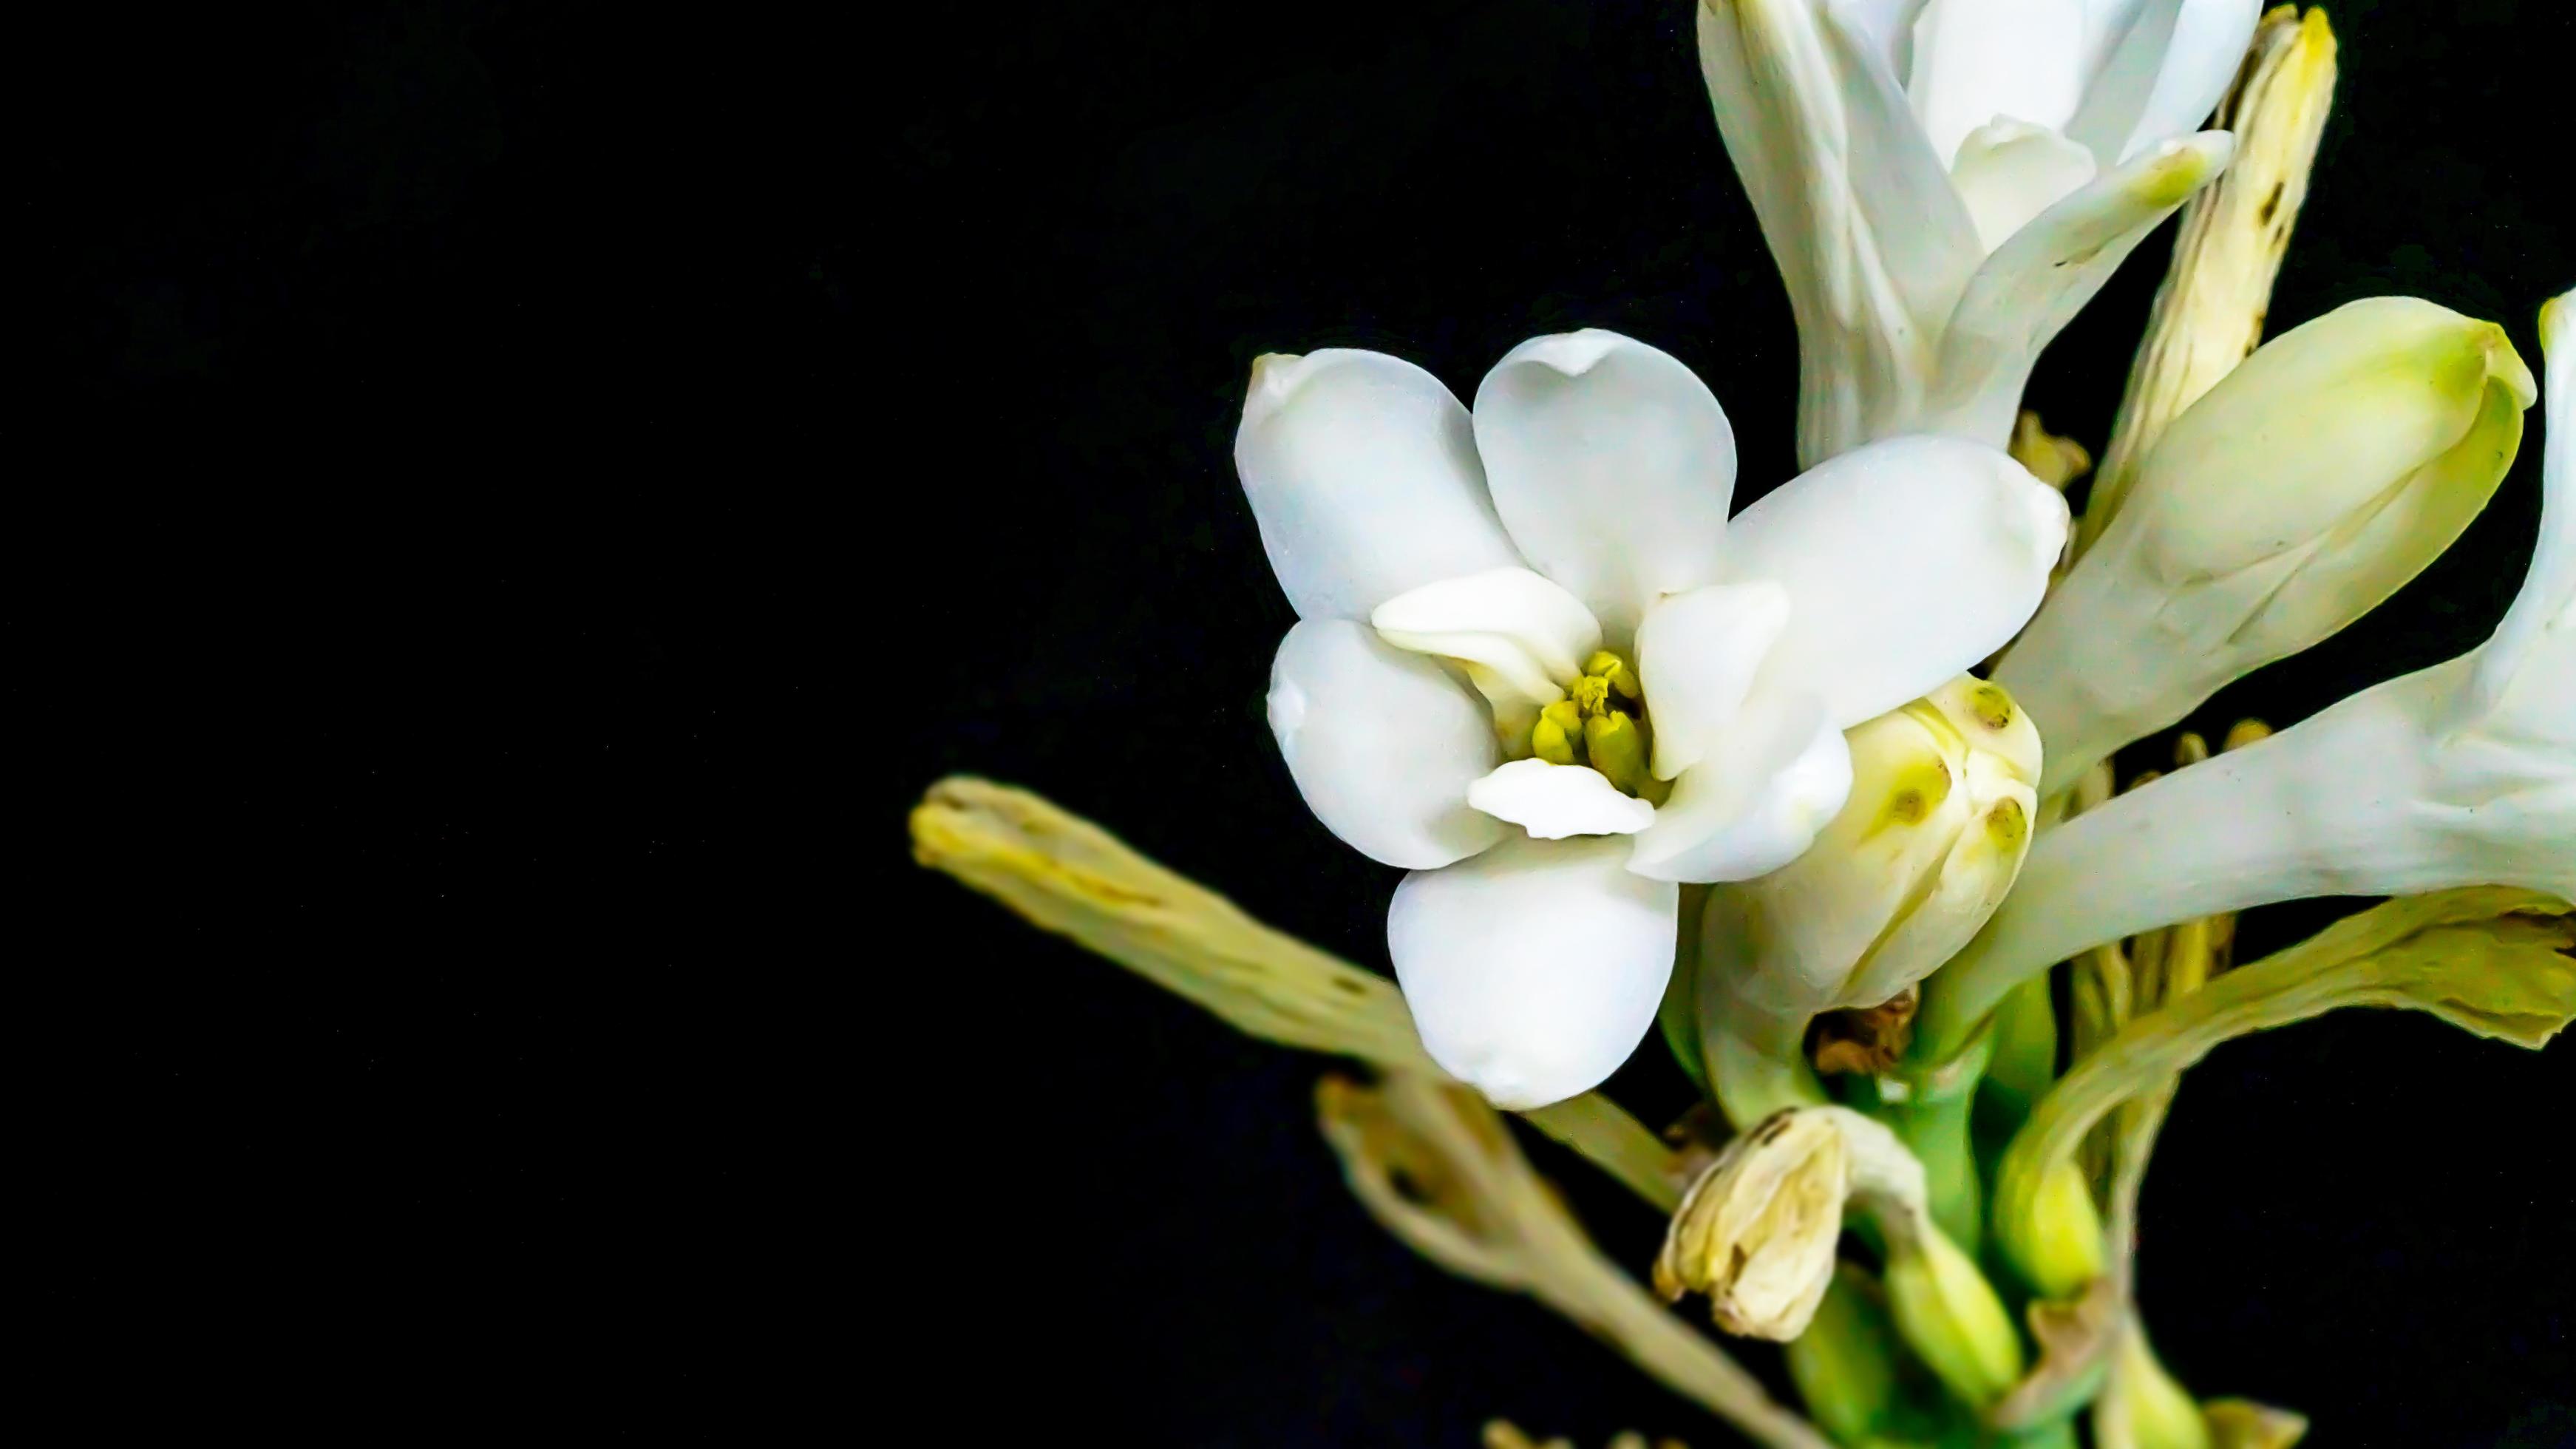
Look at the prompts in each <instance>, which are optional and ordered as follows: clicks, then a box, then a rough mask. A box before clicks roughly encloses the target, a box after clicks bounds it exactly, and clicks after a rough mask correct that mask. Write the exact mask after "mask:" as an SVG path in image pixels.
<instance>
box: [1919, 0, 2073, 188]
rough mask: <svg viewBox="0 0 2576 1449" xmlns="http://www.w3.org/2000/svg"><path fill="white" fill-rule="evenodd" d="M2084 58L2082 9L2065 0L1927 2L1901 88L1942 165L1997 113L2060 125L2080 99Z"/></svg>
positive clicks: (2071, 113) (1954, 0)
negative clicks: (1909, 73) (1909, 74)
mask: <svg viewBox="0 0 2576 1449" xmlns="http://www.w3.org/2000/svg"><path fill="white" fill-rule="evenodd" d="M2083 64H2084V8H2083V7H2082V6H2081V5H2076V4H2073V3H2070V0H1932V3H1931V4H1929V5H1926V6H1924V7H1923V13H1922V15H1920V16H1919V17H1917V18H1916V20H1915V22H1914V71H1913V75H1912V77H1911V78H1910V79H1909V80H1908V81H1907V82H1906V85H1905V94H1906V95H1907V97H1908V98H1910V99H1911V100H1912V101H1913V103H1914V113H1915V114H1916V115H1917V116H1920V117H1922V118H1923V130H1924V132H1925V134H1927V135H1929V136H1930V137H1931V138H1932V152H1933V154H1934V155H1936V156H1938V157H1940V158H1941V159H1942V161H1943V162H1945V163H1946V162H1948V161H1950V160H1951V159H1952V158H1953V157H1955V156H1957V155H1958V154H1959V143H1960V142H1962V141H1964V140H1966V139H1967V136H1968V133H1969V132H1971V131H1973V130H1975V129H1977V128H1978V127H1979V126H1982V125H1984V124H1986V123H1987V122H1988V121H1991V120H1993V119H1995V118H1996V117H1997V116H2010V117H2012V118H2013V119H2014V120H2017V121H2027V122H2030V123H2031V124H2033V125H2037V126H2046V127H2047V128H2049V129H2050V130H2052V131H2053V130H2057V129H2059V128H2061V127H2063V126H2064V125H2065V124H2066V123H2067V121H2068V120H2069V119H2071V118H2072V117H2073V116H2074V114H2075V108H2076V107H2077V106H2078V105H2080V104H2082V102H2083V99H2084V76H2083Z"/></svg>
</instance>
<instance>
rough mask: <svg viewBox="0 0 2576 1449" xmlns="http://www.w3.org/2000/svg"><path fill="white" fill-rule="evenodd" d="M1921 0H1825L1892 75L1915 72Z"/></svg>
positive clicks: (1853, 37) (1865, 49)
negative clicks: (1916, 33) (1915, 23)
mask: <svg viewBox="0 0 2576 1449" xmlns="http://www.w3.org/2000/svg"><path fill="white" fill-rule="evenodd" d="M1923 5H1924V0H1826V8H1827V9H1829V10H1830V11H1832V13H1833V18H1834V19H1835V20H1836V21H1837V22H1839V23H1840V24H1841V26H1842V27H1843V30H1844V32H1845V33H1846V34H1848V35H1850V36H1851V37H1852V39H1853V40H1854V41H1855V42H1857V43H1858V44H1859V45H1860V48H1861V49H1862V50H1864V51H1866V52H1867V53H1868V55H1869V56H1870V57H1871V58H1872V59H1873V60H1875V61H1877V62H1878V63H1879V64H1880V65H1883V66H1885V67H1887V73H1888V74H1890V75H1894V76H1909V75H1912V74H1913V73H1914V19H1915V17H1916V16H1918V15H1920V14H1922V13H1923Z"/></svg>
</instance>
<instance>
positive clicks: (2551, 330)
mask: <svg viewBox="0 0 2576 1449" xmlns="http://www.w3.org/2000/svg"><path fill="white" fill-rule="evenodd" d="M2541 345H2542V347H2543V349H2544V351H2545V361H2546V366H2545V368H2544V374H2545V386H2544V390H2543V397H2544V401H2543V407H2544V409H2545V426H2546V428H2547V436H2546V442H2545V445H2544V450H2543V453H2542V459H2541V517H2540V541H2539V544H2538V546H2537V547H2536V548H2535V549H2534V551H2533V555H2532V561H2531V568H2530V571H2529V573H2527V574H2526V575H2525V576H2524V579H2523V584H2522V590H2521V592H2520V593H2519V594H2517V595H2516V596H2515V598H2514V601H2513V604H2512V606H2511V607H2510V608H2509V609H2508V610H2507V611H2506V613H2505V617H2504V619H2503V621H2502V622H2501V623H2500V624H2498V625H2497V627H2496V631H2495V633H2494V634H2493V635H2491V636H2490V637H2489V638H2488V639H2487V641H2486V642H2485V643H2484V644H2481V645H2479V646H2478V647H2477V648H2475V649H2473V650H2471V651H2469V652H2468V653H2467V654H2464V655H2461V656H2460V657H2459V658H2457V659H2453V660H2450V661H2448V662H2447V663H2443V664H2437V665H2434V666H2433V667H2431V668H2429V669H2420V670H2417V671H2416V672H2414V673H2412V674H2408V675H2404V676H2402V677H2400V678H2396V679H2392V680H2389V681H2388V682H2386V683H2384V684H2380V685H2376V686H2374V687H2372V688H2369V689H2365V690H2363V691H2362V692H2360V693H2359V694H2356V695H2353V696H2352V697H2350V698H2348V699H2345V700H2343V701H2342V702H2340V703H2338V704H2335V705H2333V706H2331V707H2329V708H2327V709H2325V710H2324V711H2322V712H2320V713H2318V714H2317V715H2315V716H2314V717H2312V718H2310V719H2307V720H2305V721H2303V722H2301V723H2300V724H2298V725H2297V726H2295V727H2293V728H2291V729H2287V730H2284V731H2282V732H2281V733H2279V734H2277V735H2274V736H2272V737H2271V738H2269V739H2266V740H2262V741H2259V742H2257V743H2255V744H2253V745H2249V746H2247V747H2246V748H2244V749H2241V750H2230V751H2228V752H2227V753H2225V754H2223V755H2219V756H2216V757H2214V758H2211V759H2208V760H2204V761H2202V762H2201V763H2199V764H2196V765H2193V766H2191V767H2189V768H2188V769H2183V770H2178V771H2176V772H2174V773H2173V774H2170V775H2167V776H2165V777H2163V778H2162V779H2159V780H2157V781H2156V782H2155V783H2153V784H2151V785H2148V786H2147V787H2145V788H2143V789H2140V790H2134V791H2131V792H2130V793H2128V794H2125V795H2122V796H2119V797H2117V798H2115V799H2113V800H2111V801H2110V802H2109V803H2107V804H2105V805H2103V806H2101V807H2100V808H2098V809H2094V810H2089V811H2086V812H2085V813H2084V814H2083V815H2081V816H2078V817H2077V818H2075V819H2074V820H2072V821H2069V822H2068V823H2067V824H2066V825H2064V826H2063V827H2061V828H2059V829H2056V830H2053V831H2050V832H2048V833H2047V834H2045V835H2042V836H2041V837H2040V838H2039V841H2038V843H2037V845H2035V846H2034V847H2033V848H2032V850H2031V854H2030V859H2029V862H2028V863H2027V864H2026V865H2025V866H2024V867H2023V870H2022V878H2021V882H2020V884H2019V886H2018V887H2017V888H2016V889H2015V890H2014V891H2013V893H2012V895H2011V896H2010V897H2009V898H2007V899H2006V901H2005V902H2004V905H2003V908H2002V910H2000V911H1999V912H1998V913H1997V914H1996V916H1995V918H1994V920H1993V921H1992V922H1991V923H1990V924H1989V926H1988V929H1987V932H1986V934H1985V935H1984V936H1982V937H1980V938H1979V940H1978V941H1977V942H1976V943H1975V946H1974V948H1973V949H1972V952H1971V955H1972V956H1973V958H1974V963H1973V971H1972V979H1973V990H1969V991H1968V992H1967V994H1966V996H1965V997H1963V998H1962V999H1960V1000H1957V1001H1951V1002H1943V1003H1939V1005H1941V1006H1942V1007H1944V1008H1945V1009H1947V1010H1948V1011H1949V1012H1950V1013H1951V1014H1952V1016H1953V1017H1954V1018H1956V1019H1958V1020H1963V1021H1973V1020H1974V1019H1975V1016H1976V1015H1978V1014H1979V1013H1981V1012H1982V1011H1983V1009H1984V1008H1986V1007H1989V1006H1991V1005H1992V1004H1993V1000H1992V998H1995V997H1998V996H1999V995H2000V991H2001V989H2004V988H2007V987H2009V985H2010V984H2011V983H2012V982H2013V981H2015V980H2018V979H2020V978H2021V977H2023V976H2025V975H2027V974H2028V973H2029V972H2031V971H2034V970H2039V969H2043V968H2044V967H2045V966H2046V965H2047V963H2049V962H2052V961H2057V960H2061V959H2064V958H2065V957H2067V956H2071V955H2073V954H2075V953H2076V952H2078V951H2081V950H2083V949H2085V948H2086V947H2089V946H2095V945H2099V944H2101V943H2103V942H2105V941H2113V940H2117V939H2119V938H2120V937H2122V936H2126V935H2130V934H2133V933H2135V932H2137V931H2141V930H2145V929H2147V928H2149V927H2154V926H2161V925H2165V924H2167V923H2169V922H2173V921H2180V920H2188V919H2190V918H2192V917H2196V916H2208V915H2215V914H2218V913H2219V912H2222V911H2237V910H2244V909H2247V908H2250V907H2253V906H2258V905H2263V904H2266V903H2269V902H2272V901H2283V900H2292V899H2296V898H2299V897H2302V896H2321V895H2361V896H2376V895H2414V894H2419V893H2421V892H2425V891H2433V890H2441V889H2446V888H2449V887H2454V886H2468V885H2509V886H2522V887H2525V888H2527V889H2532V890H2543V891H2548V892H2550V893H2551V894H2553V895H2556V896H2558V897H2559V898H2561V899H2563V900H2576V292H2571V293H2567V294H2563V295H2561V296H2560V297H2558V298H2557V299H2556V300H2555V301H2553V302H2551V303H2550V304H2549V306H2548V307H2547V308H2545V309H2543V311H2542V313H2541ZM2045 723H2046V722H2045V721H2042V724H2043V726H2044V725H2045ZM1965 959H1966V958H1963V961H1964V960H1965ZM1969 998H1973V999H1969Z"/></svg>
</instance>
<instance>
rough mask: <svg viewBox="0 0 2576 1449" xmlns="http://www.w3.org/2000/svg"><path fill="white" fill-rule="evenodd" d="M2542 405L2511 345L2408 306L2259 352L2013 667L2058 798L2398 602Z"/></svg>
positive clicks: (2021, 646) (2181, 421)
mask: <svg viewBox="0 0 2576 1449" xmlns="http://www.w3.org/2000/svg"><path fill="white" fill-rule="evenodd" d="M2538 398H2539V388H2538V386H2537V385H2536V383H2535V382H2534V380H2533V378H2532V374H2531V369H2530V368H2528V367H2527V366H2525V365H2524V364H2523V361H2522V359H2521V357H2519V356H2518V355H2516V354H2515V352H2514V350H2513V345H2512V344H2511V343H2510V342H2508V341H2507V340H2506V338H2505V334H2504V329H2503V328H2501V327H2498V326H2497V325H2496V324H2494V323H2492V322H2481V321H2478V320H2476V319H2474V318H2470V317H2464V316H2461V315H2460V314H2459V313H2456V312H2453V311H2451V310H2449V309H2448V308H2445V307H2439V306H2435V305H2434V304H2433V303H2430V302H2425V301H2421V300H2418V299H2415V298H2411V297H2377V298H2370V299H2366V300H2363V301H2359V302H2354V303H2351V304H2349V305H2347V306H2344V307H2341V308H2338V309H2337V310H2335V311H2333V312H2331V313H2328V314H2327V315H2325V316H2323V317H2320V318H2318V319H2317V320H2315V321H2313V322H2310V323H2308V324H2306V325H2305V326H2302V327H2297V328H2293V329H2292V330H2290V331H2289V332H2286V333H2284V334H2282V335H2281V336H2279V337H2277V338H2274V339H2273V340H2272V341H2271V342H2269V343H2266V344H2265V345H2264V346H2262V347H2261V348H2259V349H2257V350H2256V351H2255V353H2254V354H2253V355H2252V356H2251V357H2248V358H2247V359H2246V360H2245V361H2244V363H2243V364H2242V365H2241V366H2239V367H2237V368H2236V369H2235V370H2234V371H2233V372H2230V373H2229V374H2228V375H2227V376H2226V377H2225V378H2224V379H2222V380H2220V382H2219V383H2218V384H2217V386H2215V387H2213V388H2211V389H2210V391H2209V392H2208V393H2207V394H2206V395H2204V396H2203V397H2202V398H2201V399H2200V400H2199V401H2197V402H2195V403H2193V404H2192V405H2191V407H2189V408H2188V409H2186V410H2185V411H2184V412H2183V414H2182V416H2181V417H2179V418H2176V419H2175V420H2174V422H2173V424H2172V426H2171V427H2169V428H2167V429H2166V430H2165V432H2164V434H2163V435H2162V436H2161V437H2160V438H2159V439H2158V440H2157V441H2156V444H2155V446H2154V448H2153V450H2152V451H2151V452H2149V453H2148V455H2147V457H2146V460H2145V462H2144V463H2143V464H2142V465H2141V466H2140V469H2139V472H2138V476H2137V480H2136V482H2135V483H2134V484H2132V485H2131V487H2130V489H2129V491H2128V493H2127V494H2126V495H2125V497H2124V498H2123V500H2122V502H2121V504H2120V508H2119V511H2118V512H2117V513H2116V514H2115V515H2113V517H2112V520H2111V523H2110V526H2109V527H2108V528H2107V529H2105V530H2104V531H2103V534H2102V536H2101V538H2100V539H2099V540H2098V541H2097V542H2096V543H2095V544H2094V545H2093V546H2092V547H2091V548H2090V549H2088V550H2087V551H2086V552H2085V554H2084V556H2083V558H2082V559H2081V560H2080V561H2079V562H2078V563H2077V565H2076V566H2075V568H2074V569H2073V570H2072V571H2070V572H2069V573H2068V574H2067V576H2066V578H2065V579H2064V581H2063V582H2062V583H2061V584H2060V585H2059V587H2058V589H2057V591H2056V592H2055V593H2053V594H2051V595H2050V596H2049V600H2048V602H2047V604H2046V605H2045V606H2044V607H2042V608H2041V609H2040V611H2039V613H2038V615H2037V616H2036V617H2034V618H2033V619H2032V620H2031V624H2030V627H2029V628H2028V629H2027V630H2026V631H2024V633H2023V634H2022V637H2021V639H2020V640H2019V642H2017V643H2016V644H2014V646H2013V648H2012V651H2011V652H2010V653H2009V654H2008V655H2006V656H2005V658H2004V661H2003V663H2002V664H2001V665H2000V666H1999V667H1998V669H1997V671H1996V678H1997V679H1998V680H2000V681H2002V682H2003V683H2005V684H2006V685H2008V686H2009V687H2010V688H2011V689H2012V691H2013V693H2014V694H2015V695H2016V696H2018V697H2019V698H2020V699H2021V701H2022V703H2023V704H2024V705H2025V706H2026V707H2027V708H2028V709H2029V710H2030V711H2031V712H2032V713H2033V714H2034V715H2036V716H2037V717H2038V718H2039V719H2040V720H2041V721H2042V723H2043V724H2045V726H2046V727H2047V731H2048V741H2049V759H2048V769H2047V773H2046V776H2045V778H2044V780H2043V781H2042V783H2041V785H2040V793H2041V794H2042V795H2044V796H2045V795H2053V794H2055V793H2056V792H2057V791H2059V790H2060V789H2063V788H2065V787H2066V786H2067V785H2070V784H2072V783H2074V781H2075V780H2076V779H2077V778H2078V777H2080V776H2081V775H2082V774H2083V773H2084V771H2085V769H2086V768H2088V767H2089V766H2091V765H2092V764H2093V762H2094V761H2096V760H2099V759H2102V758H2104V757H2106V756H2108V755H2109V754H2110V753H2111V752H2112V751H2113V750H2115V749H2118V748H2119V747H2120V746H2122V745H2124V744H2127V743H2128V742H2130V741H2131V740H2135V739H2140V738H2143V737H2144V736H2146V735H2149V734H2152V733H2154V732H2155V731H2157V730H2159V729H2162V728H2164V727H2165V726H2167V725H2170V724H2172V723H2173V722H2174V721H2176V720H2179V719H2181V718H2182V717H2183V716H2184V715H2186V714H2188V713H2189V712H2190V711H2191V710H2192V709H2194V708H2196V707H2197V706H2198V705H2199V704H2200V703H2201V702H2202V701H2204V700H2206V699H2208V698H2209V697H2210V696H2211V695H2212V694H2214V693H2216V692H2217V690H2218V689H2219V687H2220V686H2222V685H2224V684H2226V683H2227V682H2228V681H2230V680H2233V679H2235V678H2237V677H2238V676H2240V675H2243V674H2245V673H2247V672H2249V671H2251V670H2253V669H2256V668H2259V667H2260V666H2262V665H2264V664H2268V663H2270V662H2272V661H2273V660H2276V659H2280V658H2283V657H2285V656H2287V655H2290V654H2293V653H2296V652H2298V651H2299V650H2302V649H2305V648H2307V647H2308V646H2309V645H2311V644H2314V643H2316V642H2317V641H2319V640H2321V639H2323V638H2325V637H2326V636H2328V635H2330V634H2333V633H2334V632H2336V631H2337V630H2339V629H2341V628H2343V627H2344V626H2345V625H2347V624H2349V623H2351V622H2352V621H2353V620H2355V619H2357V618H2359V617H2361V615H2362V614H2363V613H2365V612H2367V611H2368V610H2370V609H2371V608H2373V607H2374V606H2376V605H2377V604H2378V603H2379V602H2380V601H2381V600H2383V599H2386V598H2387V597H2388V596H2389V595H2390V594H2393V593H2395V592H2396V591H2397V589H2398V587H2399V586H2400V585H2402V584H2404V583H2405V582H2406V581H2407V580H2408V579H2411V578H2413V577H2414V576H2415V575H2416V574H2417V573H2418V572H2420V571H2421V570H2422V569H2423V568H2424V566H2425V565H2426V564H2429V563H2431V562H2432V561H2433V559H2434V558H2435V557H2436V556H2438V555H2439V554H2440V553H2441V552H2442V550H2443V549H2445V548H2447V547H2449V546H2450V543H2451V541H2452V540H2453V539H2455V538H2457V537H2459V535H2460V531H2461V530H2462V529H2465V528H2466V527H2468V525H2469V520H2471V519H2472V518H2475V517H2476V516H2477V514H2478V510H2480V509H2481V508H2483V507H2485V506H2486V501H2487V498H2488V497H2489V495H2491V494H2493V493H2494V492H2495V489H2496V485H2497V484H2498V483H2499V482H2501V481H2503V478H2504V475H2505V471H2506V469H2507V468H2509V467H2510V466H2511V465H2512V463H2513V458H2514V453H2515V451H2516V449H2517V448H2518V447H2519V446H2520V444H2521V440H2522V414H2523V410H2524V409H2526V408H2528V407H2530V406H2531V405H2532V403H2533V402H2535V401H2537V400H2538Z"/></svg>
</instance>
